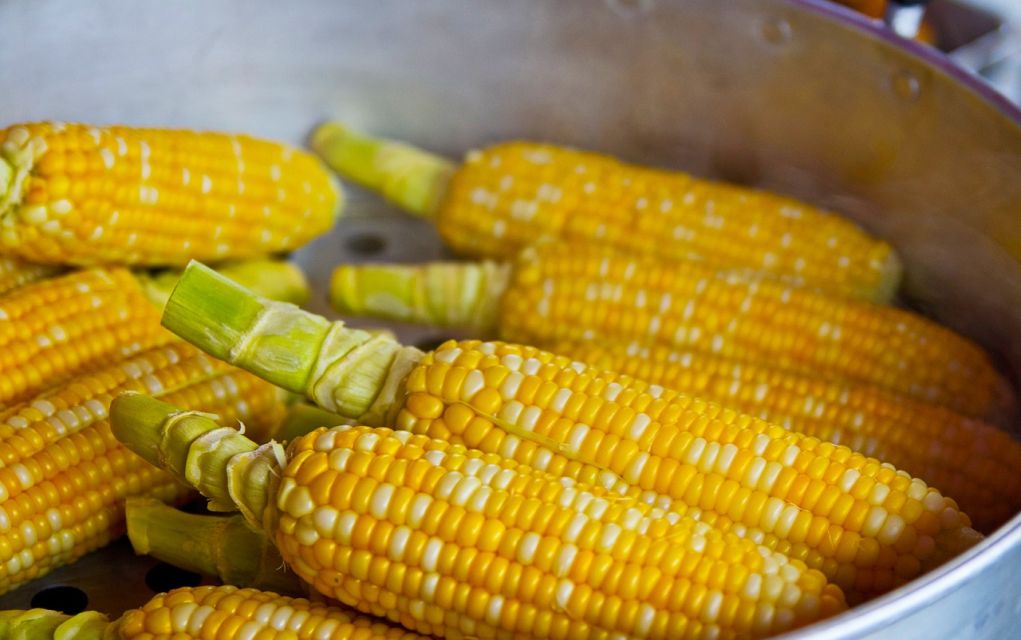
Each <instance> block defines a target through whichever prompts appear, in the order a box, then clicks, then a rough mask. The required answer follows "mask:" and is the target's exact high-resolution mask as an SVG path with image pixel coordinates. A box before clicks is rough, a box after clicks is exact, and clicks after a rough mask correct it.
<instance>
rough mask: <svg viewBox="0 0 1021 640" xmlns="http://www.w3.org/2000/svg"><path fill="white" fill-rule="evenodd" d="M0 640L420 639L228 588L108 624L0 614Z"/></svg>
mask: <svg viewBox="0 0 1021 640" xmlns="http://www.w3.org/2000/svg"><path fill="white" fill-rule="evenodd" d="M0 637H3V638H11V639H12V640H13V639H16V638H19V639H20V638H24V639H25V640H29V639H31V640H49V639H51V638H52V640H71V639H72V638H73V639H74V640H114V639H120V640H228V639H230V640H234V639H235V638H257V639H258V640H418V639H421V640H424V638H422V636H419V635H417V634H414V633H411V632H410V631H406V630H404V629H401V628H399V627H396V626H393V625H390V624H387V623H385V622H382V621H380V620H376V619H373V618H369V617H368V616H363V615H359V614H358V613H356V612H354V611H351V610H350V609H348V608H346V607H340V606H330V605H325V604H318V603H312V602H309V601H308V600H305V599H303V598H288V597H286V596H279V595H277V594H275V593H273V592H270V591H257V590H255V589H238V588H237V587H234V586H219V587H181V588H180V589H174V590H173V591H170V592H168V593H161V594H158V595H156V596H154V597H153V598H152V599H151V600H150V601H149V602H147V603H146V604H145V605H143V606H142V607H140V608H138V609H132V610H130V611H127V612H126V613H125V614H124V615H123V616H121V617H120V618H118V619H117V620H115V621H113V622H111V621H109V620H108V619H107V617H106V616H104V615H103V614H101V613H98V612H95V611H86V612H83V613H79V614H77V615H74V616H69V615H66V614H63V613H59V612H57V611H49V610H46V609H29V610H25V611H0Z"/></svg>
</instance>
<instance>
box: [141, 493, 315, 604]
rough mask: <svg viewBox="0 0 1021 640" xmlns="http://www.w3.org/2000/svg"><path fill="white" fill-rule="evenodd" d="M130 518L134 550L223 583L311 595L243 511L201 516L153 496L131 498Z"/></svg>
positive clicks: (288, 593) (286, 593) (295, 594)
mask: <svg viewBox="0 0 1021 640" xmlns="http://www.w3.org/2000/svg"><path fill="white" fill-rule="evenodd" d="M125 517H126V520H127V529H128V539H129V540H130V541H131V546H132V548H134V550H135V553H139V554H144V555H150V556H152V557H154V558H156V559H157V560H160V561H162V562H166V563H168V564H171V565H173V566H175V567H180V568H182V569H185V570H187V571H191V572H194V573H197V574H199V575H206V576H212V577H214V578H219V579H220V580H221V581H222V582H223V583H224V584H232V585H234V586H237V587H251V588H254V589H261V590H267V591H273V592H275V593H281V594H283V595H293V596H305V595H308V585H307V584H306V583H304V582H302V581H301V580H300V579H299V578H298V577H297V576H296V575H295V574H294V573H293V572H291V571H288V570H287V568H286V566H285V565H284V561H283V558H281V557H280V552H279V551H277V548H276V547H275V546H274V545H273V542H272V541H270V539H269V538H268V537H267V536H266V535H265V534H263V533H262V532H260V531H256V530H254V529H252V528H251V527H250V526H249V525H248V524H247V523H246V522H245V519H244V517H242V516H240V515H237V514H233V515H198V514H194V513H185V512H184V511H180V510H178V509H175V508H174V507H172V506H170V505H168V504H166V503H164V502H162V501H160V500H154V499H152V498H129V499H128V501H127V504H126V507H125Z"/></svg>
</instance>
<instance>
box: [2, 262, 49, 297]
mask: <svg viewBox="0 0 1021 640" xmlns="http://www.w3.org/2000/svg"><path fill="white" fill-rule="evenodd" d="M59 272H60V267H57V266H54V265H51V264H32V263H31V262H25V261H24V260H21V259H18V258H14V257H12V256H4V255H0V295H3V294H5V293H7V292H8V291H10V290H12V289H17V288H18V287H20V286H22V285H25V284H28V283H30V282H35V281H36V280H42V279H44V278H49V277H50V276H53V275H56V274H57V273H59Z"/></svg>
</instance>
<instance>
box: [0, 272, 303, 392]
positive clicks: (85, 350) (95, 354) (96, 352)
mask: <svg viewBox="0 0 1021 640" xmlns="http://www.w3.org/2000/svg"><path fill="white" fill-rule="evenodd" d="M223 269H224V271H225V272H228V273H231V274H235V275H240V276H242V277H245V276H248V277H249V278H248V282H249V283H250V284H251V286H253V287H255V288H257V289H259V290H261V291H263V292H265V293H266V294H268V295H271V296H273V297H277V296H281V297H284V298H285V299H288V300H291V301H299V302H300V301H302V300H303V299H304V297H305V294H306V292H307V285H306V283H305V282H304V277H303V275H302V274H301V272H300V270H298V269H297V268H296V267H294V266H293V265H290V264H287V263H282V262H276V261H266V260H253V261H250V262H245V263H238V264H236V265H228V266H225V267H223ZM255 273H258V274H261V276H262V278H261V279H255V278H253V277H251V276H253V275H255ZM175 278H176V273H173V274H172V273H164V274H158V275H156V276H152V277H150V276H148V275H147V274H132V272H130V271H127V270H125V269H120V268H94V269H86V270H82V271H78V272H74V273H70V274H67V275H64V276H61V277H58V278H52V279H49V280H44V281H42V282H36V283H33V284H31V285H26V286H24V287H21V288H19V289H17V290H15V291H11V292H9V293H8V294H7V295H4V296H2V297H0V407H3V406H6V405H10V404H11V403H14V402H18V401H20V400H24V399H26V398H31V397H32V396H34V395H35V394H37V393H39V392H41V391H43V390H45V389H48V388H52V387H54V386H55V385H57V384H59V383H61V382H63V381H65V380H67V379H68V378H70V377H72V376H74V375H77V374H79V373H83V372H85V371H89V370H91V369H93V368H95V367H97V366H102V365H104V364H109V363H111V362H115V361H117V360H120V359H121V358H124V357H127V356H130V355H132V354H135V353H138V352H139V351H141V350H143V349H147V348H149V347H152V346H156V345H159V344H165V343H166V342H167V341H169V340H171V339H172V336H171V335H170V333H169V332H167V331H165V330H164V329H163V328H162V327H160V326H159V324H160V323H159V314H160V311H159V308H158V307H157V306H156V304H159V305H162V302H163V300H165V299H166V296H167V295H168V293H167V292H168V291H169V290H170V289H171V288H173V283H174V280H175ZM152 303H156V304H152Z"/></svg>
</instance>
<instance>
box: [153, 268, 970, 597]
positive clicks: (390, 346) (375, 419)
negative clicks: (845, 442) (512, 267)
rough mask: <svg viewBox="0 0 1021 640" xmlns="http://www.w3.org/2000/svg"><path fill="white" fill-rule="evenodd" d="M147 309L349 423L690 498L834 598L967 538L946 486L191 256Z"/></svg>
mask: <svg viewBox="0 0 1021 640" xmlns="http://www.w3.org/2000/svg"><path fill="white" fill-rule="evenodd" d="M163 321H164V324H165V326H167V327H168V328H169V329H170V330H172V331H174V332H175V333H177V334H178V335H180V336H182V337H184V338H185V339H186V340H189V341H190V342H192V343H194V344H196V345H197V346H199V347H201V348H202V349H204V350H206V351H207V352H209V353H211V354H212V355H214V356H216V357H218V358H223V359H226V360H228V361H229V362H231V363H233V364H236V365H237V366H240V367H242V368H245V369H247V370H249V371H252V372H254V373H256V374H257V375H259V376H262V377H264V378H266V379H268V380H270V381H272V382H274V383H275V384H278V385H280V386H282V387H283V388H285V389H288V390H291V391H294V392H296V393H305V394H306V395H307V396H308V397H309V398H311V399H312V400H313V401H315V402H316V403H317V404H319V405H320V406H321V407H323V408H325V409H327V410H329V411H334V412H336V413H338V414H340V415H342V416H344V417H347V418H350V419H353V420H356V421H358V422H359V423H361V424H370V425H395V426H397V427H398V428H399V429H404V430H408V431H412V432H414V433H418V434H425V435H428V436H430V437H434V438H440V439H446V440H449V441H451V442H454V443H463V444H464V445H466V446H468V447H471V448H476V449H480V450H482V451H485V452H487V453H495V454H500V455H504V456H507V457H508V458H513V459H514V460H516V461H518V462H520V463H522V464H527V465H532V466H535V467H537V468H539V469H542V470H544V471H548V472H550V473H552V474H554V475H564V476H568V477H571V478H574V479H575V480H579V481H582V482H585V483H589V484H598V485H601V486H603V487H605V488H608V489H611V488H612V489H614V490H615V491H617V492H618V493H621V494H624V495H628V496H629V495H631V491H637V492H639V493H641V495H642V497H643V499H644V500H646V501H648V502H651V503H654V504H657V505H661V506H664V507H667V508H669V509H670V510H673V511H676V512H679V513H682V514H683V513H686V512H688V511H690V512H691V513H697V514H698V515H699V517H701V518H702V519H703V520H705V521H706V522H710V523H713V524H714V525H717V526H719V527H720V528H722V529H726V530H730V531H736V532H739V533H743V534H745V535H748V536H750V537H752V539H755V540H757V541H762V542H764V543H766V544H769V545H770V546H771V547H772V548H775V549H778V550H780V551H782V552H784V553H788V554H791V555H792V556H794V557H796V558H798V559H801V560H804V561H805V562H806V563H807V564H808V565H809V566H811V567H813V568H819V569H821V570H822V571H823V572H824V573H825V574H826V576H827V577H829V578H830V579H831V580H834V581H835V582H836V584H838V585H839V586H840V587H841V588H842V589H844V591H845V593H847V595H848V599H849V600H850V601H852V602H858V601H861V600H864V599H867V598H869V597H872V596H875V595H877V594H879V593H882V592H884V591H887V590H889V589H890V588H893V587H894V586H897V585H899V584H902V583H904V582H906V581H907V580H910V579H911V578H913V577H914V576H917V575H919V574H920V573H921V572H922V571H925V570H927V569H929V568H931V567H934V566H936V565H938V564H940V563H941V562H943V561H944V560H946V559H947V558H949V557H951V556H953V555H955V554H957V553H959V552H960V551H962V550H963V549H965V548H967V547H969V546H970V545H972V544H974V543H975V542H976V541H977V540H978V539H979V538H980V536H979V534H978V533H977V532H975V531H974V530H972V529H971V528H970V522H969V520H968V518H967V516H966V515H964V514H963V513H961V512H960V510H959V509H958V508H957V505H956V503H955V502H954V501H953V500H951V499H948V498H945V497H944V496H942V495H941V494H940V493H939V492H938V491H937V490H935V489H932V488H930V487H928V486H927V485H926V484H925V483H924V482H922V481H921V480H918V479H914V478H911V477H910V476H909V475H907V474H906V473H905V472H903V471H897V470H896V469H895V468H894V467H892V466H890V465H889V464H884V463H881V462H880V461H878V460H875V459H871V458H867V457H865V456H863V455H861V454H858V453H854V452H853V451H851V450H850V449H848V448H846V447H843V446H835V445H832V444H829V443H823V442H820V441H819V440H818V439H816V438H811V437H807V436H804V435H801V434H798V433H794V432H789V431H786V430H784V429H783V428H781V427H779V426H775V425H771V424H769V423H766V422H762V421H759V420H757V419H754V418H752V417H750V416H746V415H741V414H738V413H735V412H733V411H730V410H726V409H723V408H721V407H719V406H717V405H714V404H711V403H707V402H704V401H701V400H697V399H694V398H692V397H689V396H684V395H680V394H677V393H676V392H674V391H671V390H667V389H664V388H663V387H660V386H657V385H649V384H647V383H643V382H639V381H635V380H633V379H630V378H628V377H626V376H620V375H618V374H614V373H610V372H604V371H599V370H596V369H593V368H591V367H587V366H585V365H584V364H582V363H580V362H571V361H570V360H569V359H567V358H564V357H557V356H553V355H552V354H549V353H545V352H542V351H539V350H538V349H534V348H531V347H521V346H515V345H507V344H501V343H480V342H477V341H466V342H461V343H454V342H450V343H447V344H445V345H443V346H442V347H441V348H440V349H438V350H437V351H434V352H432V353H430V354H422V353H421V352H419V351H418V350H416V349H412V348H408V347H401V346H400V345H398V344H396V343H394V342H392V341H390V340H388V339H386V338H385V337H380V336H376V337H372V336H369V335H368V334H366V333H365V332H362V331H357V330H352V329H347V328H345V327H344V326H343V324H342V323H330V322H328V321H327V320H326V319H324V318H321V317H319V316H315V315H313V314H309V313H306V312H303V311H301V310H299V309H297V308H295V307H294V306H293V305H286V304H280V303H274V302H271V301H266V300H262V299H259V298H258V297H257V296H254V295H252V294H251V293H249V292H246V291H245V290H244V289H243V288H240V287H238V286H236V285H234V284H233V283H231V282H230V281H229V280H227V279H225V278H223V277H221V276H219V275H217V274H215V273H214V272H212V271H210V270H209V269H206V268H204V267H202V266H201V265H197V264H196V265H192V266H191V267H189V269H188V270H186V271H185V274H184V275H183V276H182V279H181V282H180V284H179V285H178V287H177V288H176V289H175V291H174V294H173V295H172V296H171V298H170V300H169V301H168V302H167V306H166V307H165V311H164V316H163ZM622 485H623V486H622ZM629 488H630V490H631V491H629ZM766 536H769V538H767V537H766Z"/></svg>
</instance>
